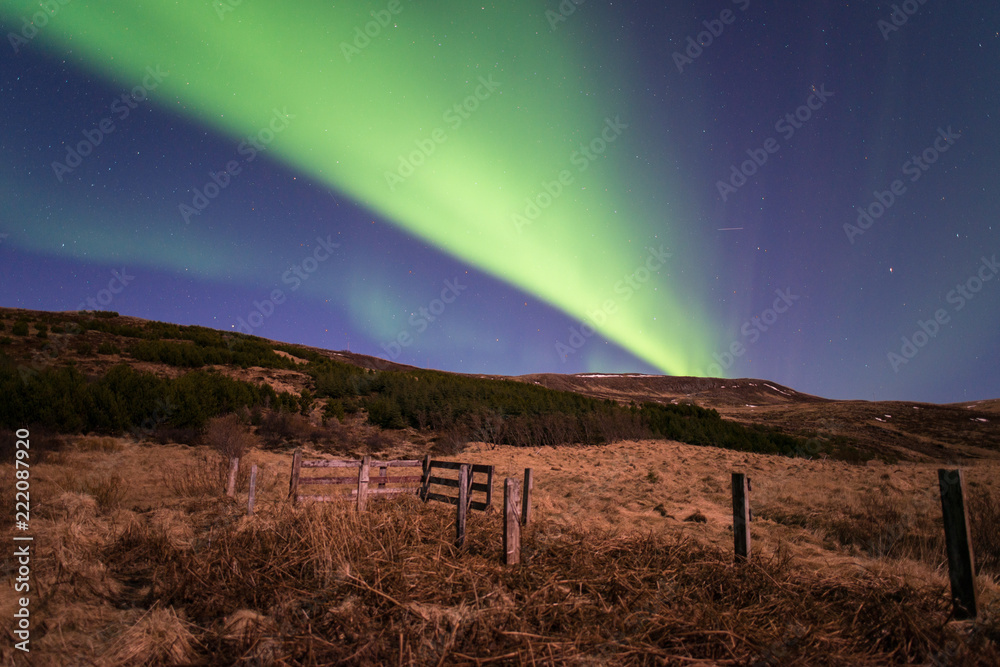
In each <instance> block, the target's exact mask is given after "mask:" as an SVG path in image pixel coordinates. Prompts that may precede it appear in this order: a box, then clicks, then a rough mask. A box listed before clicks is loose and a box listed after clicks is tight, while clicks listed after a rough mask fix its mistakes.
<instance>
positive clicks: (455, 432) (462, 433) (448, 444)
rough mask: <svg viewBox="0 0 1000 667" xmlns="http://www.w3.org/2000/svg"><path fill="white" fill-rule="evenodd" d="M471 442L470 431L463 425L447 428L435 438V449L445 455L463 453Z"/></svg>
mask: <svg viewBox="0 0 1000 667" xmlns="http://www.w3.org/2000/svg"><path fill="white" fill-rule="evenodd" d="M468 444H469V431H468V430H467V429H465V428H463V427H461V426H453V427H451V428H449V429H446V430H445V431H444V432H442V433H441V434H440V435H438V437H437V438H436V439H435V440H434V451H435V452H438V453H439V454H443V455H445V456H455V455H456V454H461V453H462V451H464V450H465V447H466V445H468Z"/></svg>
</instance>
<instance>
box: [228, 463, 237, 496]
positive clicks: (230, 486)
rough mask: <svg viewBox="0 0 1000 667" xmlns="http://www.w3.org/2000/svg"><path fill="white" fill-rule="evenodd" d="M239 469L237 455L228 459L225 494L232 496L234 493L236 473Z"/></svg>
mask: <svg viewBox="0 0 1000 667" xmlns="http://www.w3.org/2000/svg"><path fill="white" fill-rule="evenodd" d="M239 470H240V460H239V458H238V457H235V456H234V457H233V458H231V459H229V479H228V480H227V482H226V495H227V496H229V497H230V498H232V497H233V496H235V495H236V474H237V473H238V472H239Z"/></svg>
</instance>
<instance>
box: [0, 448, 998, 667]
mask: <svg viewBox="0 0 1000 667" xmlns="http://www.w3.org/2000/svg"><path fill="white" fill-rule="evenodd" d="M413 449H414V447H413V445H409V444H407V443H402V444H399V445H398V449H397V450H394V451H387V452H386V455H387V456H397V455H409V456H412V455H413V454H414V452H413V451H412V450H413ZM213 457H217V455H215V453H214V452H211V451H210V450H208V448H190V447H185V446H139V445H134V444H130V443H123V444H122V448H121V449H120V450H119V451H116V452H111V451H108V452H105V451H100V448H98V450H97V451H81V449H80V448H75V449H71V450H68V451H67V452H66V453H65V457H64V460H63V461H61V462H59V463H52V462H49V463H42V464H40V465H38V466H34V467H33V468H32V485H33V486H32V499H33V503H35V507H36V513H35V514H33V519H32V530H33V532H34V534H35V535H36V540H37V543H36V552H35V558H34V559H33V561H32V567H33V576H34V577H35V583H36V587H35V591H34V595H35V596H36V597H35V598H34V600H33V604H34V606H33V613H34V614H35V615H34V617H33V618H34V620H35V623H36V625H35V626H34V634H33V643H32V649H33V650H32V656H31V657H32V664H99V665H111V664H186V663H195V664H303V665H313V664H331V663H346V664H400V663H402V664H473V663H479V664H484V663H486V662H490V663H498V664H502V663H506V664H553V663H554V664H669V665H674V664H676V665H681V664H685V665H687V664H722V665H728V664H755V665H796V664H798V665H807V664H808V665H816V664H829V665H857V664H861V665H864V664H886V663H899V664H907V663H911V664H912V663H917V664H920V663H924V664H934V661H937V664H949V665H975V664H984V665H985V664H995V663H996V661H997V660H1000V653H998V652H997V648H996V644H995V642H997V641H1000V624H998V623H1000V622H998V619H997V611H998V609H997V605H998V603H997V600H998V595H997V587H996V585H995V584H994V583H993V581H992V578H991V577H990V576H986V575H984V576H980V578H979V579H980V585H981V590H982V592H981V604H982V607H983V610H984V612H983V614H982V618H981V619H980V621H979V622H977V623H976V624H974V625H971V626H970V625H969V624H954V623H949V622H948V621H949V602H948V595H947V578H946V572H945V571H944V570H942V569H941V568H940V567H938V566H936V565H935V564H934V563H935V558H937V559H940V557H939V556H934V557H931V556H930V555H931V554H932V553H933V552H935V550H936V549H937V548H938V547H937V546H936V543H935V542H934V538H933V537H932V535H933V533H934V531H935V525H936V524H935V523H934V518H933V517H935V516H936V515H937V514H938V513H939V511H940V509H939V507H935V502H936V493H935V492H934V489H935V488H936V487H935V486H934V484H935V483H936V475H935V473H934V469H933V467H931V466H925V465H917V464H906V465H897V466H886V465H883V464H877V465H871V466H849V465H847V464H841V463H834V462H819V461H802V460H792V459H786V458H781V457H768V456H762V455H747V454H743V453H737V452H728V451H720V450H714V449H709V448H698V447H692V446H687V445H679V444H676V443H660V442H639V443H635V442H632V443H619V444H616V445H611V446H607V447H593V448H541V449H538V450H514V449H510V448H502V447H500V448H492V449H491V448H489V447H487V446H485V445H480V444H473V445H471V446H470V447H469V449H468V450H467V451H465V452H463V453H462V454H460V455H458V456H457V457H455V458H458V459H461V460H466V461H470V460H471V461H475V462H483V463H493V464H495V465H497V466H498V472H499V473H500V477H501V478H502V477H503V476H504V475H518V476H520V474H521V472H522V471H523V469H524V468H525V467H531V468H533V469H534V472H535V503H534V507H535V516H536V517H537V520H536V522H535V523H534V524H533V525H532V526H529V527H528V528H527V529H526V530H525V534H524V546H523V564H522V565H521V566H517V567H511V568H507V567H503V566H502V565H500V556H501V553H500V552H501V546H500V533H501V525H500V523H501V522H500V519H499V517H498V516H496V515H493V516H484V515H482V514H479V513H475V514H473V515H472V517H471V519H470V523H469V533H468V534H469V537H468V542H467V545H466V547H465V549H463V550H457V549H455V548H454V546H453V545H452V539H453V532H454V524H453V513H452V511H451V509H450V508H449V507H448V506H445V505H442V504H434V503H432V504H428V505H423V504H420V503H419V502H417V501H415V499H412V498H402V499H399V500H398V501H392V502H387V501H379V502H376V503H373V506H372V508H371V510H370V511H368V512H365V513H363V514H360V515H359V514H357V513H356V512H354V511H353V510H351V509H350V508H349V507H346V506H329V505H328V506H306V507H298V508H295V507H290V506H288V505H287V504H286V503H285V502H284V498H283V497H284V495H285V493H286V492H287V479H288V477H287V475H288V469H289V468H288V467H289V462H290V453H287V452H283V453H276V452H268V451H253V452H251V453H250V454H248V455H247V456H246V457H245V460H244V465H243V468H245V469H247V470H248V469H249V464H250V463H252V462H255V463H257V465H258V466H259V468H260V473H259V477H258V492H259V499H258V503H257V514H256V515H255V516H254V517H253V518H248V517H246V516H245V501H246V496H245V486H241V493H242V494H243V495H241V496H240V497H239V498H238V499H237V500H235V501H234V500H231V499H227V498H225V497H224V496H223V495H222V490H223V488H224V477H220V476H219V473H218V471H217V469H216V467H215V462H216V461H221V458H213ZM993 465H994V464H989V463H981V464H978V465H975V466H971V467H970V468H968V471H967V477H968V479H969V482H970V487H971V490H972V493H971V494H970V495H971V496H972V497H973V498H979V497H982V498H984V499H985V500H983V501H981V502H982V504H981V505H977V504H976V503H980V501H978V500H972V501H970V504H972V505H973V506H975V507H976V512H979V513H980V515H981V516H984V517H987V518H988V517H990V516H995V514H990V512H996V511H997V503H996V498H997V497H998V496H997V495H995V491H996V487H995V484H996V482H995V481H994V480H996V479H997V476H996V472H997V471H996V469H995V467H993ZM733 470H740V471H744V472H747V473H748V474H749V475H750V477H751V480H752V483H753V490H752V495H751V497H752V500H753V506H754V508H755V511H756V513H757V517H756V520H755V521H754V523H753V524H752V533H753V539H754V558H753V559H752V561H751V563H750V564H749V565H748V566H746V567H736V566H734V564H733V563H732V534H731V532H730V529H729V525H730V519H729V508H728V503H729V474H730V472H731V471H733ZM152 471H155V472H152ZM113 475H118V476H119V481H118V482H117V483H115V482H114V478H113ZM11 477H12V475H11V467H10V466H9V465H6V466H0V479H9V478H11ZM88 480H89V481H88ZM102 480H103V486H107V487H111V488H114V487H116V486H118V487H124V491H123V492H121V493H120V494H118V498H119V499H118V500H117V501H116V502H108V501H104V502H103V503H102V501H101V500H100V497H101V496H102V491H100V488H102V484H100V483H98V482H101V481H102ZM124 480H128V484H127V487H126V485H125V483H124ZM88 484H89V487H88ZM928 484H929V485H930V486H928ZM4 487H6V485H4ZM928 488H929V489H930V492H928V491H926V489H928ZM88 489H89V490H88ZM2 492H3V493H4V494H7V493H8V490H7V489H6V488H4V489H3V491H2ZM36 498H37V500H36ZM984 508H985V509H984ZM692 514H699V515H701V516H702V517H704V518H705V522H704V523H699V522H684V521H683V519H684V518H685V517H688V516H690V515H692ZM886 523H888V524H889V525H890V527H891V526H892V525H895V524H898V525H899V526H902V527H903V528H902V529H898V530H897V529H892V530H889V529H886V528H885V524H886ZM984 525H985V524H984ZM899 530H904V532H905V535H904V534H898V533H899ZM994 534H995V533H994ZM983 553H984V554H986V553H989V551H988V550H987V551H984V552H983ZM981 564H982V565H983V567H984V568H987V569H989V567H992V566H987V560H986V559H981ZM8 576H10V575H8ZM13 608H14V600H13V593H12V586H11V585H6V586H5V587H4V588H3V593H0V613H2V614H4V615H5V617H8V618H9V616H6V615H7V614H9V613H13ZM970 633H971V634H970ZM991 642H992V643H991ZM21 657H22V656H15V655H13V652H12V650H11V649H10V645H9V644H5V645H4V646H3V647H0V659H2V660H4V661H8V662H10V661H17V664H28V663H27V662H25V661H24V660H21Z"/></svg>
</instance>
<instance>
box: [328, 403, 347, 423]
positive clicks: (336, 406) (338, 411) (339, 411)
mask: <svg viewBox="0 0 1000 667" xmlns="http://www.w3.org/2000/svg"><path fill="white" fill-rule="evenodd" d="M334 417H336V418H337V420H338V421H341V422H342V421H344V417H345V414H344V404H343V402H341V401H340V400H339V399H332V398H328V399H326V406H325V407H324V408H323V421H324V422H325V421H326V420H327V419H332V418H334Z"/></svg>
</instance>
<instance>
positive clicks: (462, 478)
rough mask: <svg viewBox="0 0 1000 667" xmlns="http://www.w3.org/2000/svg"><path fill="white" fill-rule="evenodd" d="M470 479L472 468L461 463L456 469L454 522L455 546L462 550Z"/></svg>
mask: <svg viewBox="0 0 1000 667" xmlns="http://www.w3.org/2000/svg"><path fill="white" fill-rule="evenodd" d="M471 477H472V466H470V465H469V464H468V463H463V464H462V466H461V467H460V468H459V469H458V514H457V517H456V520H455V546H457V547H458V548H462V545H463V544H465V518H466V517H467V516H468V514H469V480H470V478H471Z"/></svg>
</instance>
